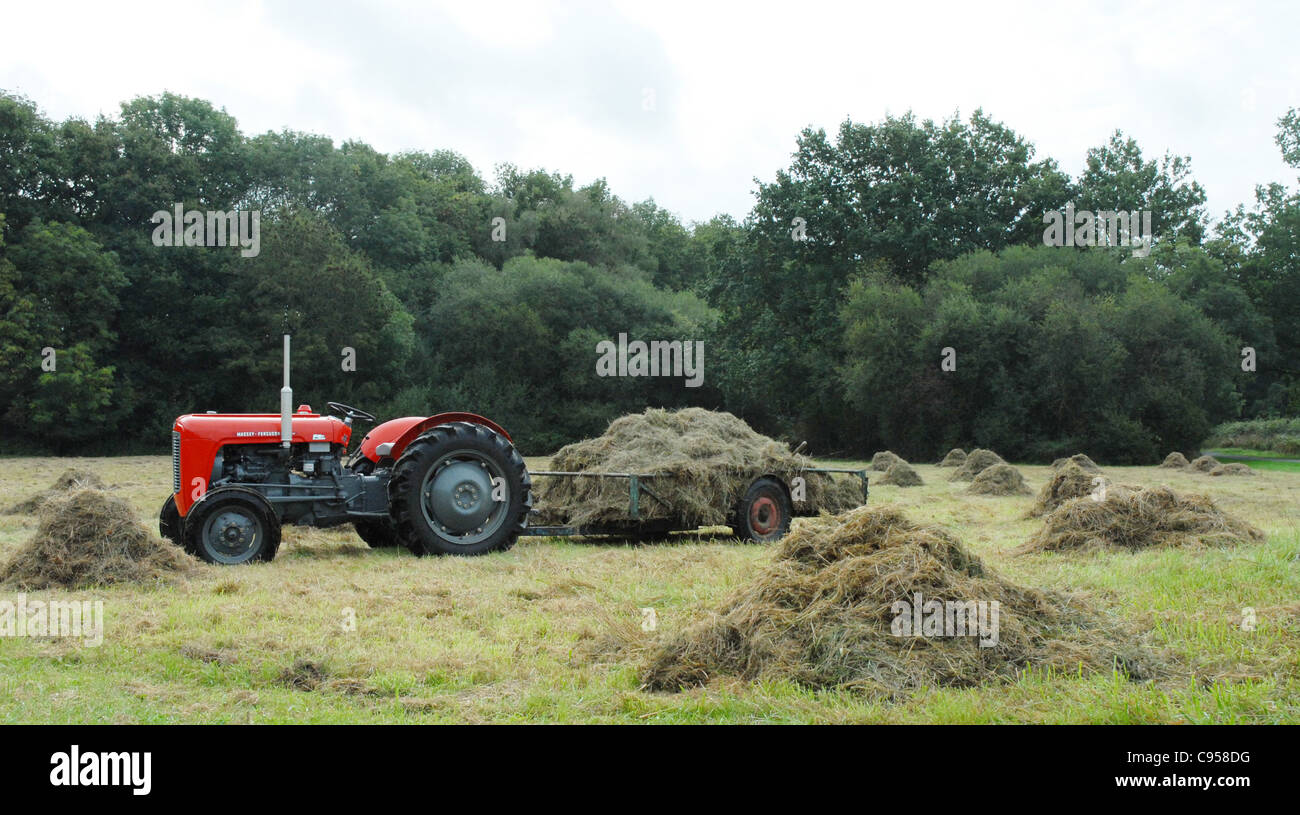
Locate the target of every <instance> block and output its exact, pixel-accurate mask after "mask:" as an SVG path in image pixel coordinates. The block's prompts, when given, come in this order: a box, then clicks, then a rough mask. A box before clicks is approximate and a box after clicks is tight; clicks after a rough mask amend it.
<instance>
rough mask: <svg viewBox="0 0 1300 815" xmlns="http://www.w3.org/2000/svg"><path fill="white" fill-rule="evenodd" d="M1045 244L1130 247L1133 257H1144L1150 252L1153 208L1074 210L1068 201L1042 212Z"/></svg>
mask: <svg viewBox="0 0 1300 815" xmlns="http://www.w3.org/2000/svg"><path fill="white" fill-rule="evenodd" d="M1043 223H1045V224H1047V228H1046V229H1044V230H1043V244H1044V245H1045V246H1080V247H1083V246H1119V247H1123V246H1131V247H1134V248H1133V256H1134V257H1140V258H1144V257H1146V256H1147V255H1149V254H1151V210H1149V209H1144V210H1142V211H1141V212H1125V211H1124V210H1118V211H1111V210H1102V211H1101V212H1097V213H1093V212H1091V211H1090V210H1086V209H1081V210H1077V211H1076V210H1075V208H1074V204H1073V203H1070V204H1066V205H1065V209H1064V210H1052V211H1050V212H1046V213H1044V214H1043Z"/></svg>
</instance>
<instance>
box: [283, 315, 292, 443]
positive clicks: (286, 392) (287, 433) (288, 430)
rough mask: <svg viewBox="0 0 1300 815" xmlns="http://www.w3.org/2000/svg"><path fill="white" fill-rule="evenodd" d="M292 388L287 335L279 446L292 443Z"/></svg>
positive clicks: (285, 337)
mask: <svg viewBox="0 0 1300 815" xmlns="http://www.w3.org/2000/svg"><path fill="white" fill-rule="evenodd" d="M292 416H293V388H291V387H289V335H288V334H285V335H284V387H283V388H280V446H281V447H284V448H285V449H288V448H289V447H290V445H292V443H293V419H292V418H291V417H292Z"/></svg>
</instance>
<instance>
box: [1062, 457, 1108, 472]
mask: <svg viewBox="0 0 1300 815" xmlns="http://www.w3.org/2000/svg"><path fill="white" fill-rule="evenodd" d="M1066 464H1074V465H1075V466H1076V467H1079V468H1081V469H1083V470H1086V471H1087V472H1090V473H1099V472H1101V468H1100V467H1098V466H1097V464H1096V462H1094V461H1093V460H1092V459H1090V458H1088V457H1087V456H1085V455H1084V454H1083V453H1075V454H1074V455H1072V456H1070V457H1069V458H1058V459H1057V460H1056V461H1053V462H1052V469H1053V470H1059V469H1061V468H1062V467H1064V466H1065V465H1066Z"/></svg>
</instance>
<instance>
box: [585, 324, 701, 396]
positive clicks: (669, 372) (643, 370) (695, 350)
mask: <svg viewBox="0 0 1300 815" xmlns="http://www.w3.org/2000/svg"><path fill="white" fill-rule="evenodd" d="M596 354H597V357H596V376H679V377H685V378H686V383H685V384H686V387H688V388H698V387H699V386H700V385H702V384H703V383H704V341H703V340H695V341H694V342H691V341H690V340H652V341H650V342H648V343H647V342H642V341H641V340H632V341H631V342H628V339H627V334H619V335H618V343H617V344H615V342H614V341H613V340H601V341H600V342H598V343H596Z"/></svg>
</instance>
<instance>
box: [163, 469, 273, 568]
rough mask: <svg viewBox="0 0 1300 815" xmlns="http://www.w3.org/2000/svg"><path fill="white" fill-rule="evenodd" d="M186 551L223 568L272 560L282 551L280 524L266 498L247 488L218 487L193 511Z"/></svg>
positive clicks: (189, 520)
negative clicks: (276, 553)
mask: <svg viewBox="0 0 1300 815" xmlns="http://www.w3.org/2000/svg"><path fill="white" fill-rule="evenodd" d="M184 540H185V549H186V551H188V552H189V553H190V554H191V555H194V556H195V557H198V558H201V559H203V560H206V561H207V562H208V563H217V564H220V565H223V566H236V565H239V564H243V563H252V562H253V561H255V560H271V559H273V558H274V557H275V552H276V550H277V549H279V548H280V520H279V518H277V517H276V515H275V511H274V510H273V509H272V508H271V505H270V504H269V503H267V500H266V499H265V498H263V497H262V495H261V494H260V493H258V492H256V491H254V490H250V489H248V488H246V487H218V488H217V489H215V490H210V491H209V492H208V493H207V494H206V495H204V496H203V497H202V498H201V499H199V502H198V503H196V504H195V505H194V506H192V507H190V514H189V515H188V516H186V519H185V533H184Z"/></svg>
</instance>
